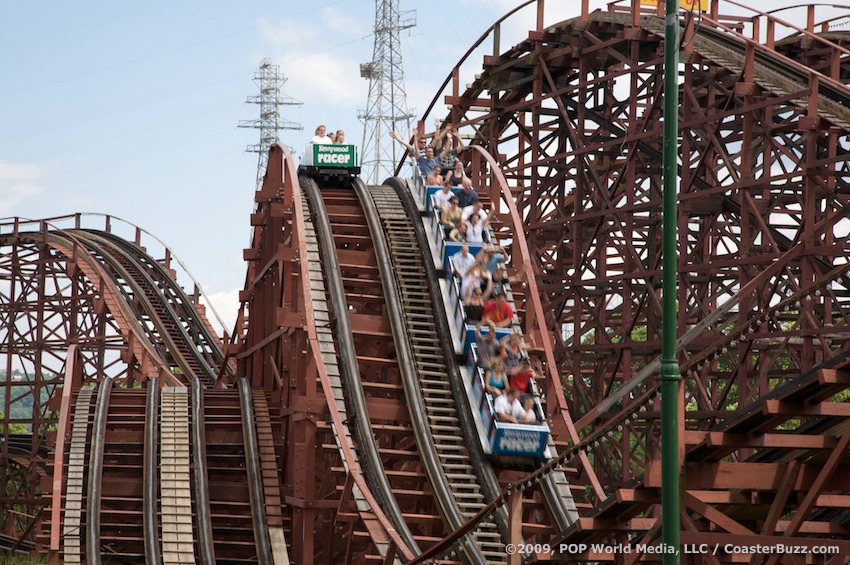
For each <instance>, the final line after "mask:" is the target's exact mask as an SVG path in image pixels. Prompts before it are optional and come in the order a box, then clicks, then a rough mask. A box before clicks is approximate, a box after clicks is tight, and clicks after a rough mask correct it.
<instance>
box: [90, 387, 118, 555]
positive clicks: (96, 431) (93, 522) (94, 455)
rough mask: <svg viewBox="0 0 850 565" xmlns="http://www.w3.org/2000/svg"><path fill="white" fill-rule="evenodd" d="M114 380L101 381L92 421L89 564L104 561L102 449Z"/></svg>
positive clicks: (104, 442)
mask: <svg viewBox="0 0 850 565" xmlns="http://www.w3.org/2000/svg"><path fill="white" fill-rule="evenodd" d="M112 383H113V380H112V378H111V377H107V378H106V379H103V380H102V381H100V383H99V385H98V389H99V390H98V392H97V404H96V407H95V413H94V421H93V422H92V436H91V447H90V452H89V486H88V491H87V494H86V562H87V563H88V565H100V564H101V563H102V559H101V554H100V508H101V495H102V491H101V480H102V477H103V449H104V445H105V444H106V418H107V414H108V412H109V396H110V393H111V392H112Z"/></svg>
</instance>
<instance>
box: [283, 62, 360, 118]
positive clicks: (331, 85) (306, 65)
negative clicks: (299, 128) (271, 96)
mask: <svg viewBox="0 0 850 565" xmlns="http://www.w3.org/2000/svg"><path fill="white" fill-rule="evenodd" d="M278 60H280V61H283V65H282V66H283V67H285V68H286V76H287V77H288V79H289V81H288V83H287V84H288V88H289V89H290V90H291V91H293V92H297V98H299V99H300V100H304V101H305V102H309V103H310V104H311V105H313V106H319V107H321V106H330V107H333V106H356V105H357V104H362V103H363V101H364V100H366V94H367V92H368V87H369V85H368V82H367V81H366V80H364V79H362V78H360V63H359V62H358V61H356V60H354V59H352V58H348V57H341V56H339V55H338V54H337V53H332V52H319V53H316V52H312V53H307V52H299V51H289V52H286V53H284V54H282V55H280V56H279V57H278ZM305 128H307V129H311V126H310V124H305Z"/></svg>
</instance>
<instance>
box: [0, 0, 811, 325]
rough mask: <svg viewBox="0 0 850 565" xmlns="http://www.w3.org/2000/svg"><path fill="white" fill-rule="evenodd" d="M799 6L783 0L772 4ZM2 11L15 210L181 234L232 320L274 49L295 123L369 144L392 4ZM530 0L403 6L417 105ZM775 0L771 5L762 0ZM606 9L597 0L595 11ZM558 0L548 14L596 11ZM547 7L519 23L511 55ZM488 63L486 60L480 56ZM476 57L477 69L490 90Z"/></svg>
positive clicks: (0, 196)
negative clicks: (377, 38) (377, 50)
mask: <svg viewBox="0 0 850 565" xmlns="http://www.w3.org/2000/svg"><path fill="white" fill-rule="evenodd" d="M796 3H798V0H774V1H772V2H771V3H770V4H771V6H772V7H778V6H782V5H790V4H796ZM3 4H4V6H3V17H2V18H0V52H2V57H0V218H2V217H8V216H18V217H23V218H33V219H38V218H47V217H56V216H61V215H66V214H73V213H77V212H93V213H103V214H110V215H113V216H116V217H118V218H122V219H124V220H126V221H128V222H132V223H133V224H136V225H138V226H140V227H141V228H143V229H145V230H147V231H148V232H150V233H152V234H154V235H155V236H156V237H158V238H159V239H160V240H162V241H163V242H165V244H167V245H168V246H169V247H170V248H171V250H172V251H173V252H174V254H175V255H176V256H177V257H179V258H180V260H181V261H182V263H183V264H184V265H185V266H186V267H187V268H188V270H189V271H190V272H191V273H192V275H193V276H194V278H195V279H196V280H198V281H199V282H200V283H201V285H202V286H203V288H204V290H205V292H206V294H207V295H208V296H209V297H210V298H211V300H212V302H213V304H214V305H215V306H216V308H217V309H218V310H219V313H220V314H221V316H222V318H223V319H224V320H225V324H227V325H228V326H229V328H231V327H232V323H233V320H234V319H235V312H236V307H237V303H236V295H237V293H238V291H239V290H240V289H241V288H242V286H243V283H244V278H245V264H244V262H243V260H242V250H243V249H244V248H246V247H248V246H249V244H250V242H249V238H250V233H251V232H250V226H249V215H250V213H251V210H252V206H253V192H254V189H255V179H256V175H257V161H258V156H257V154H256V153H249V152H246V147H248V146H250V145H254V144H256V143H258V141H259V132H258V131H257V130H253V129H245V128H239V127H237V126H238V124H239V122H240V121H250V120H256V119H257V118H258V117H259V116H258V110H259V107H258V106H257V105H255V104H247V103H246V99H247V98H248V97H249V96H256V95H257V94H258V88H257V85H256V84H255V83H254V80H253V79H254V74H255V73H256V72H257V68H258V66H259V64H260V61H262V60H263V59H265V58H269V59H270V60H271V62H272V64H275V65H278V66H279V67H280V72H281V73H282V74H283V75H284V76H285V77H286V79H287V80H286V82H285V83H284V85H283V87H282V92H283V94H284V95H285V96H289V97H291V98H293V99H296V100H299V101H302V102H303V104H301V105H299V106H283V107H282V108H281V114H282V118H283V119H284V120H288V121H291V122H296V123H300V124H301V125H302V126H303V130H302V131H290V130H283V131H281V132H280V139H281V141H283V142H284V143H286V144H288V145H290V146H292V147H295V148H299V147H303V145H304V143H305V142H306V141H308V140H309V139H310V137H312V135H313V130H314V129H315V127H316V126H317V125H318V124H326V125H327V126H328V128H329V129H333V130H336V129H344V130H345V131H346V136H347V139H348V140H349V141H357V142H358V143H359V140H361V139H362V136H363V125H362V123H361V122H359V121H358V119H357V112H358V110H363V109H364V108H365V107H366V102H367V97H368V86H369V85H368V81H366V80H365V79H362V78H360V73H359V64H360V63H365V62H368V61H370V60H371V59H372V50H373V40H374V35H373V29H374V23H375V22H374V19H375V18H374V13H375V1H374V0H335V1H334V0H315V1H314V2H310V3H303V2H294V1H292V0H283V1H278V2H270V1H266V0H251V1H249V2H232V1H230V2H227V1H222V0H208V1H206V2H200V1H198V0H151V2H149V3H141V4H140V3H130V2H114V1H110V2H106V1H94V0H80V1H78V2H73V3H70V2H53V3H47V4H45V3H37V2H14V3H13V2H4V3H3ZM518 4H519V1H518V0H432V1H430V2H413V1H412V0H400V6H401V10H402V11H415V18H416V26H415V27H413V28H411V29H410V30H408V31H405V32H403V33H402V38H401V41H402V58H403V65H404V74H405V88H406V92H407V96H408V105H409V107H410V108H411V110H412V111H414V113H415V112H416V111H417V110H419V111H424V110H425V108H426V107H427V106H428V104H429V103H430V101H431V99H432V98H433V96H434V94H435V93H436V91H437V88H438V87H439V85H440V84H441V83H442V81H443V80H444V79H445V77H446V76H447V74H448V73H449V72H450V70H451V68H452V66H453V65H454V64H455V63H456V62H457V61H458V59H459V58H460V56H461V55H463V53H464V52H465V51H466V50H467V49H468V48H469V46H470V45H471V44H472V42H473V41H474V40H475V39H477V38H478V37H479V36H480V35H481V34H482V33H483V32H484V31H485V30H486V29H487V28H488V27H489V26H490V25H492V24H493V23H494V22H495V21H496V20H497V19H499V18H500V17H501V16H502V15H504V14H505V13H506V12H507V11H509V10H510V9H512V8H513V7H515V6H516V5H518ZM759 4H760V3H759ZM602 5H604V3H603V2H602V1H595V0H591V8H595V7H601V6H602ZM579 6H580V2H579V1H578V0H558V1H556V0H548V2H547V13H546V20H545V21H546V24H547V25H550V24H554V23H557V22H559V21H562V20H564V19H567V18H569V17H573V16H576V15H578V11H579ZM532 22H533V14H532V13H531V12H530V11H526V12H523V13H520V14H518V15H517V16H516V17H514V18H512V19H511V20H509V22H508V23H506V24H505V26H503V30H502V48H503V49H506V48H507V47H509V46H510V45H512V44H514V43H516V42H517V41H519V40H520V39H522V38H523V37H525V35H526V33H527V30H529V29H531V27H532V25H531V23H532ZM472 59H473V60H474V61H477V63H476V64H480V61H481V57H480V56H478V57H473V58H472ZM474 67H475V65H468V66H467V67H465V68H464V69H463V70H464V72H463V74H462V78H461V84H465V83H467V82H472V80H473V76H474V73H475V72H476V71H477V70H478V69H477V68H474Z"/></svg>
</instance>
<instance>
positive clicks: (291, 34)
mask: <svg viewBox="0 0 850 565" xmlns="http://www.w3.org/2000/svg"><path fill="white" fill-rule="evenodd" d="M260 30H261V33H262V35H263V39H265V40H266V41H268V42H269V43H271V44H272V45H274V46H276V47H284V48H288V47H297V46H301V45H311V44H313V43H314V41H315V40H316V38H318V37H319V31H320V30H319V28H317V27H316V26H312V25H309V24H308V25H305V24H304V23H303V22H300V21H297V20H285V21H283V22H278V23H276V24H274V25H272V24H270V23H269V22H266V21H263V22H260Z"/></svg>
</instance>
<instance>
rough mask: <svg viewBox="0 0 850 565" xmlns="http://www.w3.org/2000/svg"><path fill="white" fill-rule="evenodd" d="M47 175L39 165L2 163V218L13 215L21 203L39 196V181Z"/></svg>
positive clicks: (0, 208) (0, 191)
mask: <svg viewBox="0 0 850 565" xmlns="http://www.w3.org/2000/svg"><path fill="white" fill-rule="evenodd" d="M47 174H48V173H47V171H44V170H43V169H41V168H40V167H38V166H37V165H33V164H29V163H6V162H3V161H0V217H2V216H11V215H13V214H14V209H15V207H16V206H17V205H18V204H19V203H20V202H22V201H24V200H25V199H27V198H32V197H34V196H35V195H37V194H39V193H40V192H41V191H42V188H41V186H40V185H39V180H40V179H41V178H43V177H45V176H47Z"/></svg>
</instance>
